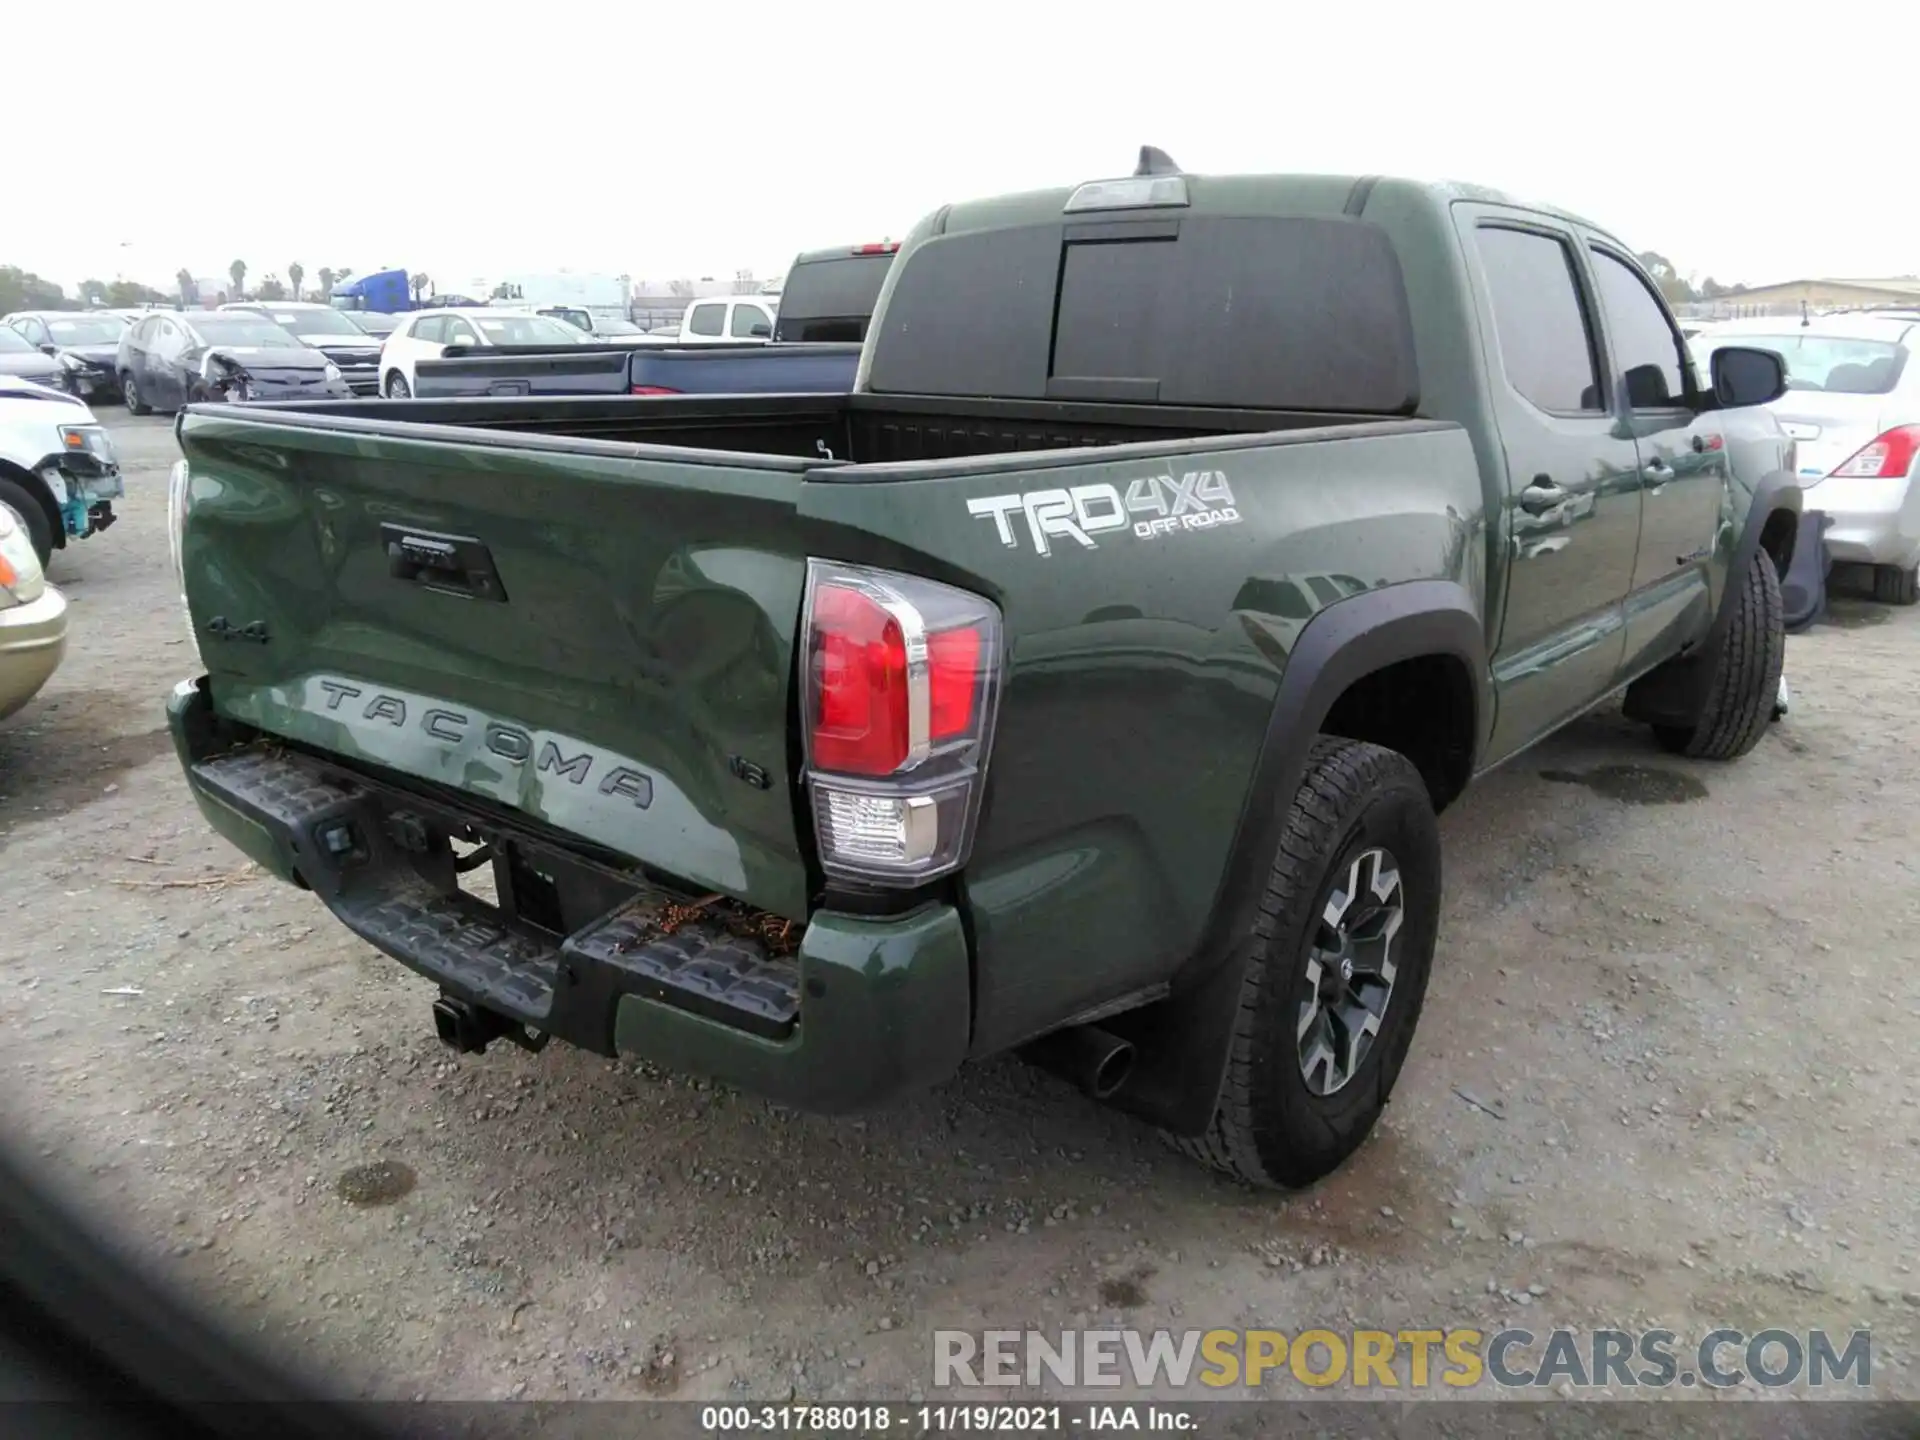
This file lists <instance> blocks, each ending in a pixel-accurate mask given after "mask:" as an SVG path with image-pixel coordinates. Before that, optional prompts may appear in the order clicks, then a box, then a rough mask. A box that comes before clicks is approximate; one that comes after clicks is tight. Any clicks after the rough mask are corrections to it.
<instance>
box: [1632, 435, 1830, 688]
mask: <svg viewBox="0 0 1920 1440" xmlns="http://www.w3.org/2000/svg"><path fill="white" fill-rule="evenodd" d="M1805 508H1806V492H1805V491H1804V490H1803V489H1802V488H1801V486H1800V477H1799V476H1798V475H1795V474H1793V473H1792V472H1791V471H1787V470H1775V471H1772V472H1771V473H1769V474H1768V475H1766V476H1765V477H1764V478H1763V479H1762V480H1761V481H1760V483H1759V484H1757V485H1755V486H1754V487H1753V495H1752V498H1751V499H1749V500H1748V502H1747V513H1746V515H1745V516H1744V517H1743V518H1742V520H1741V523H1740V533H1739V534H1738V535H1737V536H1735V537H1734V542H1733V550H1732V552H1731V553H1730V554H1729V556H1728V558H1727V580H1726V586H1725V589H1724V590H1723V592H1722V594H1721V596H1720V608H1719V609H1718V610H1716V611H1715V612H1714V616H1713V624H1712V626H1710V627H1709V628H1708V630H1707V638H1706V640H1705V642H1704V643H1703V644H1701V645H1700V646H1699V647H1698V648H1697V649H1694V650H1691V651H1689V652H1687V653H1685V654H1682V655H1679V656H1676V657H1675V658H1674V659H1672V660H1669V661H1667V662H1666V663H1665V664H1663V665H1661V666H1659V667H1657V668H1656V669H1654V670H1651V671H1649V672H1648V673H1647V674H1645V675H1643V676H1641V677H1640V678H1639V679H1638V680H1636V681H1634V682H1633V684H1632V685H1630V686H1628V687H1627V694H1626V702H1625V706H1624V709H1625V711H1626V714H1627V718H1628V719H1630V720H1638V721H1642V722H1643V723H1646V724H1653V725H1682V726H1685V725H1692V724H1694V723H1696V722H1697V721H1698V720H1699V718H1700V712H1701V710H1702V709H1703V708H1705V706H1706V703H1707V694H1708V691H1709V690H1710V689H1711V688H1712V685H1713V672H1714V669H1715V667H1716V666H1717V665H1718V664H1719V660H1720V650H1721V647H1722V646H1723V645H1725V644H1726V638H1727V627H1728V626H1730V625H1731V624H1732V623H1733V602H1734V597H1735V596H1737V595H1738V594H1739V593H1740V577H1741V576H1743V575H1745V574H1746V573H1747V567H1748V566H1749V565H1751V564H1752V563H1753V557H1754V555H1755V553H1756V552H1757V551H1758V550H1759V549H1760V538H1761V536H1762V535H1764V534H1765V533H1766V528H1767V522H1768V521H1769V520H1771V519H1772V518H1773V517H1774V516H1775V515H1776V514H1779V513H1781V512H1782V511H1784V512H1786V513H1787V514H1790V515H1792V516H1793V518H1794V524H1795V527H1796V529H1797V527H1798V525H1799V520H1800V516H1801V514H1802V513H1804V511H1805ZM1781 578H1782V579H1785V578H1786V577H1785V574H1784V573H1783V574H1782V576H1781Z"/></svg>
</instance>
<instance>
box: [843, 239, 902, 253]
mask: <svg viewBox="0 0 1920 1440" xmlns="http://www.w3.org/2000/svg"><path fill="white" fill-rule="evenodd" d="M899 249H900V242H899V241H898V240H889V241H887V242H886V243H885V244H884V245H856V246H854V248H853V253H854V254H856V255H892V254H894V253H896V252H897V251H898V250H899Z"/></svg>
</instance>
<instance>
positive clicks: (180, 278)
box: [173, 265, 200, 308]
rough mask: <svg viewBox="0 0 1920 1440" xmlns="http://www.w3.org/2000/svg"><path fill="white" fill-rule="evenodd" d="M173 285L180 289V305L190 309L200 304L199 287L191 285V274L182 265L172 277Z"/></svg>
mask: <svg viewBox="0 0 1920 1440" xmlns="http://www.w3.org/2000/svg"><path fill="white" fill-rule="evenodd" d="M173 283H174V284H176V285H178V286H179V287H180V303H181V304H182V305H183V306H187V307H189V308H191V307H192V306H195V305H198V304H199V303H200V287H199V286H198V285H196V284H194V283H193V272H192V271H191V270H189V269H187V267H186V266H184V265H182V266H181V267H180V269H179V271H178V272H177V273H176V274H175V275H174V277H173Z"/></svg>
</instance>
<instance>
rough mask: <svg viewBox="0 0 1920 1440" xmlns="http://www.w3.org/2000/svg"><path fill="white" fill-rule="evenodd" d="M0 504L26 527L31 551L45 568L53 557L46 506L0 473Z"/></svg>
mask: <svg viewBox="0 0 1920 1440" xmlns="http://www.w3.org/2000/svg"><path fill="white" fill-rule="evenodd" d="M0 505H5V506H6V507H8V508H9V509H10V510H12V511H13V512H14V513H15V514H16V515H18V516H19V517H20V523H21V524H22V525H24V526H26V527H27V538H28V539H29V540H31V541H32V542H33V553H34V554H35V555H38V556H39V557H40V568H41V569H42V570H44V569H46V568H47V563H48V562H49V561H50V560H52V559H53V524H52V522H51V521H49V520H48V519H47V511H46V507H45V506H44V505H42V504H41V503H40V502H39V500H38V499H36V498H35V497H34V496H33V495H32V494H31V493H29V492H28V491H27V489H26V488H25V487H24V486H22V485H21V484H20V483H19V482H18V481H14V480H9V479H7V478H6V477H5V476H4V475H0Z"/></svg>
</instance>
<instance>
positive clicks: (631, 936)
mask: <svg viewBox="0 0 1920 1440" xmlns="http://www.w3.org/2000/svg"><path fill="white" fill-rule="evenodd" d="M192 773H193V779H194V782H195V784H196V785H197V786H198V787H199V788H200V789H202V790H203V791H204V792H206V793H207V794H208V795H210V796H212V797H213V798H216V799H218V800H219V801H221V802H222V803H224V804H226V805H228V806H229V807H231V808H232V809H234V810H235V811H237V812H239V813H240V814H243V815H246V816H248V817H249V818H251V819H253V820H255V821H257V822H258V823H260V824H261V825H263V826H264V827H265V828H266V829H267V830H268V831H269V832H270V833H271V834H272V835H273V836H274V837H275V839H276V841H277V842H278V843H279V845H280V846H281V847H282V849H283V851H285V852H286V853H287V854H288V855H289V857H290V859H291V860H292V861H293V864H294V867H295V868H296V869H298V870H299V872H300V874H301V876H302V878H304V879H305V880H306V881H307V883H308V884H309V885H311V886H312V888H313V890H314V892H315V893H316V894H317V895H319V896H320V898H321V899H322V900H324V901H325V902H326V904H327V907H328V908H329V909H330V910H332V911H333V913H334V915H335V916H336V917H337V918H338V919H339V920H340V921H341V922H342V923H343V924H345V925H346V926H347V927H348V928H349V929H351V930H352V931H353V932H354V933H355V934H357V935H359V936H360V937H361V938H362V939H363V940H365V941H367V942H368V943H369V944H371V945H372V946H374V947H375V948H376V949H378V950H380V951H382V952H383V953H385V954H387V955H390V956H392V957H393V958H394V959H396V960H398V961H400V962H401V963H402V964H404V965H406V966H408V967H409V968H410V969H412V970H415V971H418V972H419V973H420V974H422V975H424V976H426V977H427V978H428V979H431V980H435V981H437V982H439V984H440V985H441V987H442V988H443V989H445V990H447V991H448V992H449V993H451V994H454V995H457V996H459V997H461V998H463V999H466V1000H468V1001H470V1002H472V1003H474V1004H477V1005H482V1006H485V1007H486V1008H488V1009H490V1010H493V1011H496V1012H498V1013H499V1014H501V1015H503V1016H506V1017H507V1018H509V1019H511V1020H517V1021H519V1022H521V1023H522V1024H524V1025H526V1026H528V1027H530V1028H532V1029H534V1030H538V1031H542V1032H548V1033H555V1034H559V1035H561V1036H562V1037H563V1038H565V1039H568V1040H571V1041H573V1042H574V1043H576V1044H584V1045H587V1046H588V1047H589V1048H591V1049H595V1050H600V1051H603V1052H605V1051H609V1050H610V1047H611V1025H612V1014H611V1012H612V1009H613V1008H614V1006H615V1005H616V1004H617V1001H618V997H619V996H620V995H623V994H633V995H640V996H644V997H646V998H648V999H651V1000H655V1001H658V1002H660V1003H663V1004H667V1005H672V1006H675V1007H677V1008H680V1009H684V1010H689V1011H692V1012H694V1013H696V1014H699V1015H701V1016H704V1017H706V1018H708V1019H711V1020H714V1021H716V1022H718V1023H720V1024H723V1025H728V1026H731V1027H733V1028H736V1029H740V1030H745V1031H747V1032H749V1033H751V1034H754V1035H758V1036H762V1037H765V1038H768V1039H776V1040H777V1039H781V1038H784V1037H785V1036H787V1035H789V1034H791V1033H792V1031H793V1029H794V1026H795V1025H796V1023H797V1022H798V1019H799V1014H800V966H799V962H798V960H797V959H795V958H793V957H792V956H775V955H772V954H770V953H769V951H768V948H767V946H766V944H765V943H764V942H763V941H762V940H760V939H759V938H757V937H754V936H743V935H740V934H736V933H734V931H733V930H732V929H730V928H728V927H727V926H726V925H725V924H723V923H720V922H719V921H717V920H710V919H709V918H708V917H707V916H706V915H704V914H703V913H702V912H701V910H700V908H699V907H693V906H689V905H688V903H687V902H686V900H685V899H683V898H681V897H677V896H674V895H672V894H670V893H669V892H667V891H665V890H661V889H658V888H656V887H654V886H652V885H648V884H646V883H645V882H642V881H637V880H636V881H635V882H634V884H633V896H632V898H631V899H629V900H628V901H626V902H625V903H624V904H622V905H621V906H620V907H619V908H618V909H616V910H614V911H613V912H612V913H611V914H606V915H602V916H599V917H596V918H595V919H594V920H592V921H590V922H589V923H587V924H586V925H584V926H582V927H581V928H580V929H579V930H577V931H575V932H574V934H572V935H570V936H567V937H564V938H562V937H559V936H555V935H552V934H550V933H549V932H547V931H544V930H540V929H537V928H535V927H533V926H530V925H527V924H524V923H522V922H520V921H518V920H516V919H514V918H512V917H510V916H508V915H507V914H505V913H503V912H502V910H501V909H499V908H498V907H496V906H493V905H489V904H488V903H487V902H486V901H484V900H481V899H479V898H477V897H475V896H472V895H468V894H465V893H464V892H452V893H449V892H447V891H445V890H443V889H441V888H439V887H438V886H437V885H435V884H434V883H433V882H431V881H429V880H428V879H427V878H426V877H425V876H424V875H423V874H422V873H421V872H420V869H419V867H418V866H417V865H416V863H415V858H414V856H412V855H410V854H409V853H407V852H406V851H404V850H402V849H400V848H398V847H397V846H395V845H394V844H393V843H392V842H391V840H390V838H389V836H388V827H387V825H386V823H385V820H386V813H387V812H388V811H389V810H391V809H413V808H415V807H414V806H413V804H412V803H411V802H410V800H409V799H408V797H406V796H404V795H401V794H400V793H399V792H390V791H386V790H384V789H383V788H382V787H380V786H378V785H375V784H371V783H366V782H363V781H361V780H360V779H359V777H357V776H353V775H349V774H346V773H344V772H341V771H338V770H335V769H333V768H332V767H329V766H326V765H324V764H323V763H322V762H320V761H317V760H315V759H313V758H312V757H311V756H307V755H304V754H300V753H297V752H292V751H287V750H282V749H279V748H277V747H274V746H270V745H255V746H250V747H249V748H247V749H245V750H241V751H236V752H234V753H232V754H228V755H223V756H219V757H217V758H215V759H211V760H204V761H201V762H200V763H198V764H196V765H194V766H193V770H192ZM461 818H464V819H467V820H469V821H470V822H471V823H472V824H473V825H474V826H475V827H476V828H477V829H480V830H491V831H495V832H497V831H498V830H499V828H500V827H497V826H494V825H492V824H491V823H490V822H488V821H485V820H483V819H481V818H480V817H479V816H464V817H461ZM349 837H350V841H351V843H349ZM494 843H496V844H501V843H508V844H510V843H513V842H512V840H511V839H510V838H506V837H498V836H496V838H495V841H494ZM723 903H725V902H723ZM669 916H673V917H676V918H679V917H687V918H684V919H681V920H680V923H672V922H670V921H669V920H668V919H667V918H666V917H669Z"/></svg>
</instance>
